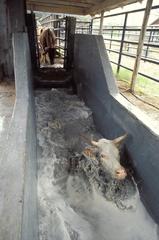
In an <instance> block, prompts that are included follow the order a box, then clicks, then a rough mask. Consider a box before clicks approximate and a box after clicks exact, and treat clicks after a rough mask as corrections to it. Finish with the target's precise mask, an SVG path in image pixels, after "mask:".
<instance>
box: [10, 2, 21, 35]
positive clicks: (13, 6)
mask: <svg viewBox="0 0 159 240" xmlns="http://www.w3.org/2000/svg"><path fill="white" fill-rule="evenodd" d="M7 6H8V10H9V18H10V25H11V31H12V33H15V32H25V28H26V27H25V26H26V15H25V14H26V5H25V0H21V1H19V0H12V1H10V0H8V2H7Z"/></svg>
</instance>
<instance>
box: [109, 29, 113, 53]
mask: <svg viewBox="0 0 159 240" xmlns="http://www.w3.org/2000/svg"><path fill="white" fill-rule="evenodd" d="M113 28H114V26H112V30H111V35H110V43H109V49H111V48H112V38H113ZM109 52H110V51H109Z"/></svg>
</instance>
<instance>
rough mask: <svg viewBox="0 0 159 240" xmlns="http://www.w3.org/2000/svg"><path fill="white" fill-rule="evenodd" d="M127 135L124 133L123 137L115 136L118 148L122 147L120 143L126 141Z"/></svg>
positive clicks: (114, 141)
mask: <svg viewBox="0 0 159 240" xmlns="http://www.w3.org/2000/svg"><path fill="white" fill-rule="evenodd" d="M126 137H127V134H124V135H123V136H121V137H118V138H115V139H114V140H113V143H114V144H115V145H116V147H117V148H119V147H120V145H121V144H122V143H123V142H124V140H125V138H126Z"/></svg>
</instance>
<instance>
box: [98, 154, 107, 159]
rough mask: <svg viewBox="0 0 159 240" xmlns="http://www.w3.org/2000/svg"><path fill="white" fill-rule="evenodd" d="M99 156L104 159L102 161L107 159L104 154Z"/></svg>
mask: <svg viewBox="0 0 159 240" xmlns="http://www.w3.org/2000/svg"><path fill="white" fill-rule="evenodd" d="M100 156H101V158H104V159H107V158H108V157H107V156H106V155H105V154H101V155H100Z"/></svg>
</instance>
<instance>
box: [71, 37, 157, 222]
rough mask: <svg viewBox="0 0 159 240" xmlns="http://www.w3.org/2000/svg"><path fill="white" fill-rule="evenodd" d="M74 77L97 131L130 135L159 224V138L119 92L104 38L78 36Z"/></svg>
mask: <svg viewBox="0 0 159 240" xmlns="http://www.w3.org/2000/svg"><path fill="white" fill-rule="evenodd" d="M74 60H75V71H74V78H75V81H76V84H77V89H78V92H79V94H80V95H81V96H82V97H83V98H84V100H85V102H86V103H87V105H88V106H89V107H90V108H91V109H92V111H93V115H94V121H95V123H96V126H97V128H98V130H99V131H100V132H101V133H102V134H103V135H104V136H105V137H106V138H108V139H113V138H115V137H117V136H119V135H122V134H124V133H128V139H127V141H126V147H127V149H128V152H129V154H130V156H131V158H132V164H133V166H134V168H135V170H136V175H137V176H138V177H139V179H140V183H139V189H140V192H141V196H142V199H143V201H144V203H145V205H146V206H147V209H148V211H149V212H150V214H151V215H152V216H153V218H154V219H155V220H156V221H157V222H158V223H159V184H158V176H159V162H158V156H159V147H158V146H159V136H158V134H157V133H156V131H155V129H154V128H153V126H152V125H150V124H149V122H148V121H149V120H148V118H147V117H146V118H145V117H144V119H143V121H141V119H142V118H143V117H141V115H143V114H142V112H141V111H139V110H137V109H136V108H135V107H133V106H132V105H131V104H129V106H128V102H127V101H126V100H125V99H124V98H123V97H122V96H121V95H120V94H119V93H118V90H117V86H116V83H115V79H114V77H113V73H112V70H111V65H110V62H109V59H108V56H107V54H106V52H105V46H104V41H103V38H102V36H92V35H81V34H79V35H78V34H77V35H76V37H75V56H74Z"/></svg>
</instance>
